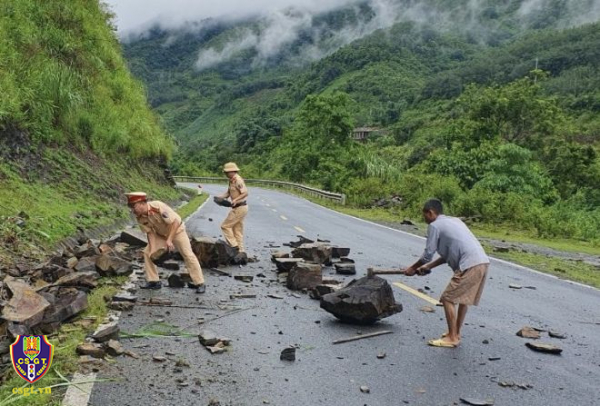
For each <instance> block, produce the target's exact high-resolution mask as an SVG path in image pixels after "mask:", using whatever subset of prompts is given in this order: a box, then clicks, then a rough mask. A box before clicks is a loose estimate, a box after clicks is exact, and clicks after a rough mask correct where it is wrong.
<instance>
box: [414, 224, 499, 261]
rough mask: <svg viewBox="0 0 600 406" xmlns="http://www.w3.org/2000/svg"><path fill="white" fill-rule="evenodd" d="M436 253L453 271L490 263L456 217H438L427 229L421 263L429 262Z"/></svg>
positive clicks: (464, 225)
mask: <svg viewBox="0 0 600 406" xmlns="http://www.w3.org/2000/svg"><path fill="white" fill-rule="evenodd" d="M436 252H437V253H438V254H439V255H440V257H442V258H443V259H445V260H446V263H448V266H449V267H450V268H452V270H453V271H459V270H460V271H464V270H466V269H469V268H472V267H474V266H475V265H479V264H489V263H490V260H489V258H488V257H487V255H486V254H485V251H484V250H483V247H482V246H481V244H480V243H479V241H477V238H476V237H475V236H474V235H473V233H472V232H471V230H469V228H468V227H467V226H466V224H465V223H463V222H462V221H461V220H460V219H458V218H456V217H450V216H444V215H439V216H438V217H437V218H436V219H435V221H434V222H432V223H431V224H429V227H427V243H426V245H425V251H424V252H423V255H422V256H421V261H423V262H424V263H428V262H430V261H431V260H432V259H433V256H434V254H435V253H436Z"/></svg>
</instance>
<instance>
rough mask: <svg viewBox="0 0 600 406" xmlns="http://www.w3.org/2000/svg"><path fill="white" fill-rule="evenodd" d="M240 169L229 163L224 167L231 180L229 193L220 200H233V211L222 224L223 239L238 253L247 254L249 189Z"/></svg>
mask: <svg viewBox="0 0 600 406" xmlns="http://www.w3.org/2000/svg"><path fill="white" fill-rule="evenodd" d="M239 171H240V169H239V168H238V166H237V165H236V164H235V163H234V162H228V163H226V164H225V165H224V166H223V172H225V174H226V175H227V177H228V178H229V188H228V189H227V192H225V193H224V194H222V195H220V196H219V197H220V198H223V199H226V198H229V199H230V200H231V210H230V211H229V214H228V215H227V217H226V218H225V220H224V221H223V223H222V224H221V230H222V231H223V237H225V239H226V240H227V243H228V244H229V245H230V246H231V247H233V248H234V249H236V250H237V251H238V253H245V252H246V251H245V249H244V220H245V218H246V215H247V214H248V205H247V202H246V199H247V198H248V189H247V188H246V184H245V183H244V179H242V177H241V176H240V175H239V174H238V172H239Z"/></svg>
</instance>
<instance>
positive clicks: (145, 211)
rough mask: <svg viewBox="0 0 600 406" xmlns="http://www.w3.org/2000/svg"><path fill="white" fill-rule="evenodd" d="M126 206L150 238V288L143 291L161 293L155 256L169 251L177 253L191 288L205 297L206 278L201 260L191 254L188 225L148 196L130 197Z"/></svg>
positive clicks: (146, 258)
mask: <svg viewBox="0 0 600 406" xmlns="http://www.w3.org/2000/svg"><path fill="white" fill-rule="evenodd" d="M126 196H127V205H128V206H129V207H130V209H131V211H132V212H133V213H134V214H135V217H136V219H137V221H138V224H139V226H140V229H141V230H142V231H143V232H145V233H146V234H147V236H148V245H147V246H146V248H145V249H144V265H145V271H146V281H147V284H146V285H145V286H142V289H160V288H161V287H162V284H161V282H160V280H159V278H158V272H157V270H156V265H155V264H154V262H152V254H153V253H155V252H156V251H157V250H159V249H161V248H166V249H167V250H168V251H174V250H175V249H177V251H179V253H180V254H181V256H182V257H183V260H184V262H185V266H186V268H187V270H188V272H189V274H190V277H191V279H192V283H188V287H190V288H193V289H196V292H197V293H204V292H205V291H206V287H205V285H204V276H203V275H202V268H201V267H200V263H199V262H198V258H197V257H196V255H194V252H193V251H192V246H191V244H190V239H189V238H188V236H187V233H186V232H185V225H184V224H183V222H182V221H181V217H179V215H178V214H177V213H175V211H174V210H173V209H172V208H170V207H169V206H167V205H166V204H165V203H163V202H160V201H151V202H148V201H147V197H146V193H144V192H132V193H127V194H126Z"/></svg>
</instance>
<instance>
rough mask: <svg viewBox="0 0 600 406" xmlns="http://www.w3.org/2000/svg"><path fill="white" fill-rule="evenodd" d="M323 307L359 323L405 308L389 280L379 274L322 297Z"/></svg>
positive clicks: (345, 318)
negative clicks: (395, 296)
mask: <svg viewBox="0 0 600 406" xmlns="http://www.w3.org/2000/svg"><path fill="white" fill-rule="evenodd" d="M321 308H322V309H325V310H326V311H328V312H329V313H331V314H333V315H334V316H335V317H337V318H338V319H340V320H342V321H344V322H348V323H357V324H373V323H375V322H376V321H378V320H381V319H383V318H385V317H389V316H391V315H393V314H396V313H399V312H401V311H402V305H401V304H399V303H396V300H395V298H394V292H393V291H392V287H391V286H390V285H389V283H388V282H387V281H386V280H385V279H383V278H380V277H377V276H371V277H369V276H365V277H364V278H360V279H357V280H353V281H352V282H350V283H349V284H348V285H347V286H346V287H345V288H342V289H340V290H338V291H337V292H333V293H329V294H326V295H324V296H323V297H321Z"/></svg>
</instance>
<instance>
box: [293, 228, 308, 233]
mask: <svg viewBox="0 0 600 406" xmlns="http://www.w3.org/2000/svg"><path fill="white" fill-rule="evenodd" d="M294 228H295V229H296V231H299V232H301V233H305V232H306V231H304V230H303V229H301V228H300V227H298V226H294Z"/></svg>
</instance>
